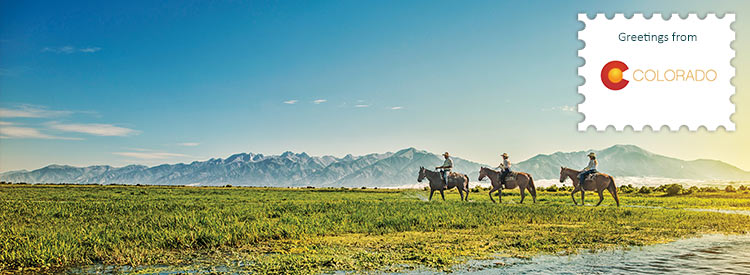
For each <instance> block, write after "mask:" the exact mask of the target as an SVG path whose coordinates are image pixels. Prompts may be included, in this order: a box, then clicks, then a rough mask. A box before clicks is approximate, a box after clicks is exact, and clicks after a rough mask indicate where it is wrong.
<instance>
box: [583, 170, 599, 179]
mask: <svg viewBox="0 0 750 275" xmlns="http://www.w3.org/2000/svg"><path fill="white" fill-rule="evenodd" d="M596 175H599V172H596V173H591V174H588V175H586V178H584V179H583V181H590V180H592V181H593V180H594V177H596Z"/></svg>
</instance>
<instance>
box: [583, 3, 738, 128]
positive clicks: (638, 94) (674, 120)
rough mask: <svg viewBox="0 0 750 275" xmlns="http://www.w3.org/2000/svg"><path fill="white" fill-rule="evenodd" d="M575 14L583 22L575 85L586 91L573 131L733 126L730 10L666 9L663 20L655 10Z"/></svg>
mask: <svg viewBox="0 0 750 275" xmlns="http://www.w3.org/2000/svg"><path fill="white" fill-rule="evenodd" d="M578 20H579V21H581V22H583V23H584V25H585V26H584V28H583V29H582V30H580V31H579V32H578V39H580V40H582V41H583V42H584V44H585V46H584V47H583V48H582V49H580V50H579V51H578V56H579V57H581V58H583V59H584V65H583V66H581V67H579V68H578V74H579V75H580V76H581V77H583V78H584V79H585V82H584V84H583V85H581V86H579V87H578V92H579V93H580V94H582V95H583V96H584V97H585V99H584V101H583V102H581V103H580V104H579V105H578V111H579V112H581V113H583V115H584V116H585V118H584V120H583V121H582V122H580V123H579V124H578V130H579V131H586V130H587V129H588V128H589V126H594V128H596V130H598V131H605V130H606V128H607V127H608V126H610V125H611V126H613V127H614V128H615V130H617V131H622V130H623V129H624V128H625V127H626V126H628V125H630V126H632V127H633V129H634V130H635V131H641V130H643V128H644V127H645V126H650V127H651V128H652V129H653V130H654V131H658V130H660V129H661V127H662V126H664V125H666V126H668V127H669V129H670V130H672V131H677V130H679V128H680V127H682V126H683V125H684V126H687V128H688V129H689V130H691V131H695V130H697V129H698V128H699V127H701V126H703V127H705V128H706V129H707V130H709V131H715V130H716V129H717V128H718V127H724V129H725V130H727V131H734V130H735V124H734V122H732V121H731V119H730V117H731V115H732V114H733V113H734V112H735V106H734V103H732V101H731V100H730V97H731V96H732V95H734V93H735V87H734V86H733V85H732V83H731V80H732V78H733V77H734V76H735V68H734V67H733V66H732V65H731V60H732V58H734V56H735V51H734V50H733V49H732V48H731V45H730V44H731V43H732V42H733V41H734V39H735V32H734V30H732V29H731V26H730V25H731V24H732V23H733V22H734V20H735V15H734V14H732V13H727V14H724V16H722V17H719V16H717V15H715V14H708V15H707V16H706V17H705V18H703V19H701V18H699V17H698V15H696V14H689V15H688V16H687V17H686V18H681V17H680V16H679V15H678V14H672V15H671V17H670V18H669V19H666V20H665V19H664V18H663V17H662V15H661V14H658V13H655V14H653V15H652V16H651V17H650V18H647V17H646V16H645V15H643V14H634V15H633V16H632V17H631V18H626V17H625V16H624V15H623V14H615V16H614V17H613V18H612V19H608V18H606V16H605V15H604V14H597V15H596V16H595V17H594V18H593V19H591V18H589V17H588V16H587V15H586V14H583V13H581V14H578Z"/></svg>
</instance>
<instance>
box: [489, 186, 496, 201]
mask: <svg viewBox="0 0 750 275" xmlns="http://www.w3.org/2000/svg"><path fill="white" fill-rule="evenodd" d="M495 190H497V188H495V187H492V188H491V189H490V200H491V201H492V202H495V199H493V198H492V192H495Z"/></svg>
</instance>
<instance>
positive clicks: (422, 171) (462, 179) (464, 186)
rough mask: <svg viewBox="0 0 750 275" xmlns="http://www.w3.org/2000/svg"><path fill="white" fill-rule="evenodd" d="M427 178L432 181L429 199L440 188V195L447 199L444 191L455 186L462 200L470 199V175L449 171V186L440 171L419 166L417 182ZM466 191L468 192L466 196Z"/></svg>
mask: <svg viewBox="0 0 750 275" xmlns="http://www.w3.org/2000/svg"><path fill="white" fill-rule="evenodd" d="M425 178H427V180H428V181H429V182H430V199H429V200H432V194H433V193H435V190H439V191H440V196H442V197H443V200H445V193H443V191H444V190H448V189H451V188H453V187H456V189H458V194H459V195H461V200H462V201H468V200H469V176H467V175H464V174H461V173H456V172H450V173H448V186H446V185H445V183H443V177H441V176H440V172H435V171H430V170H428V169H427V168H424V167H419V177H417V182H422V180H423V179H425ZM464 192H466V196H465V197H464Z"/></svg>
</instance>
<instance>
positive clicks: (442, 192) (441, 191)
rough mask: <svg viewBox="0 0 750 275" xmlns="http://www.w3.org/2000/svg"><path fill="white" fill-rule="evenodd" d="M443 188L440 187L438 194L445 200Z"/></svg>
mask: <svg viewBox="0 0 750 275" xmlns="http://www.w3.org/2000/svg"><path fill="white" fill-rule="evenodd" d="M444 192H445V189H440V196H441V197H443V201H445V193H444Z"/></svg>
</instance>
